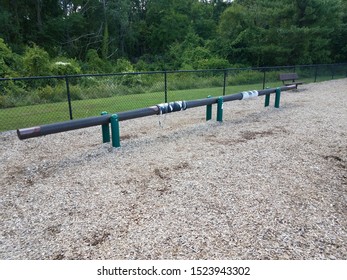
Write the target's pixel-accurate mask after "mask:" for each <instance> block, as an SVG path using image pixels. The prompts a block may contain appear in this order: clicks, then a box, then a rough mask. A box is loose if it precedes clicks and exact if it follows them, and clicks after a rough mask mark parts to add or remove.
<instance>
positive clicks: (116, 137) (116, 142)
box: [110, 114, 120, 148]
mask: <svg viewBox="0 0 347 280" xmlns="http://www.w3.org/2000/svg"><path fill="white" fill-rule="evenodd" d="M110 120H111V132H112V147H115V148H119V147H120V133H119V118H118V115H117V114H114V115H112V116H111V118H110Z"/></svg>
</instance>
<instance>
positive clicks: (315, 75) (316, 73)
mask: <svg viewBox="0 0 347 280" xmlns="http://www.w3.org/2000/svg"><path fill="white" fill-rule="evenodd" d="M317 75H318V65H316V70H315V72H314V82H317Z"/></svg>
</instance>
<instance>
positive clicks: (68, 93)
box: [65, 76, 73, 120]
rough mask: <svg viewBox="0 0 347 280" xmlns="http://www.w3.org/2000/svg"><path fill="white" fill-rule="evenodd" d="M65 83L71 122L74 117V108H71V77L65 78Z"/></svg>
mask: <svg viewBox="0 0 347 280" xmlns="http://www.w3.org/2000/svg"><path fill="white" fill-rule="evenodd" d="M65 83H66V93H67V102H68V104H69V114H70V120H72V119H73V117H72V106H71V94H70V86H69V77H68V76H65Z"/></svg>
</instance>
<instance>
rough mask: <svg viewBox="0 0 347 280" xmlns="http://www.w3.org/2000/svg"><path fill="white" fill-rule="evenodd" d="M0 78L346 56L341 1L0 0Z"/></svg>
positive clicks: (346, 17)
mask: <svg viewBox="0 0 347 280" xmlns="http://www.w3.org/2000/svg"><path fill="white" fill-rule="evenodd" d="M0 26H1V27H2V28H1V29H0V77H9V76H10V77H14V76H24V75H25V76H27V75H49V74H54V75H60V74H69V73H70V74H76V73H82V72H84V73H104V72H118V71H119V72H126V71H145V70H162V69H202V68H205V69H206V68H226V67H231V66H235V65H246V66H264V65H266V66H271V65H288V64H308V63H330V62H344V61H346V60H347V1H345V0H282V1H273V0H234V1H222V0H60V1H57V0H47V1H46V0H45V1H43V0H17V1H11V0H0Z"/></svg>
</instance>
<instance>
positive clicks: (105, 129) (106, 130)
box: [101, 112, 110, 143]
mask: <svg viewBox="0 0 347 280" xmlns="http://www.w3.org/2000/svg"><path fill="white" fill-rule="evenodd" d="M107 114H108V113H107V112H102V113H101V115H107ZM101 129H102V143H108V142H110V126H109V124H108V123H107V124H103V125H101Z"/></svg>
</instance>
